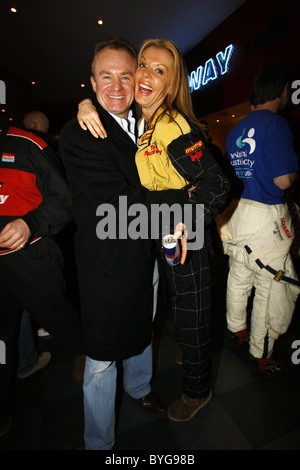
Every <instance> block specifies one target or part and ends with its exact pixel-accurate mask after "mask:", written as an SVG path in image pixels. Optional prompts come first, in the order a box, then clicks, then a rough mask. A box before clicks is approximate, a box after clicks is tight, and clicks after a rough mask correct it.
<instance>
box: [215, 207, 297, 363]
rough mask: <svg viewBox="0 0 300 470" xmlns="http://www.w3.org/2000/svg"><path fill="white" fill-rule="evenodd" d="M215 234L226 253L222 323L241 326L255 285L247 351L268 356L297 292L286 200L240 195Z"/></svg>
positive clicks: (287, 320)
mask: <svg viewBox="0 0 300 470" xmlns="http://www.w3.org/2000/svg"><path fill="white" fill-rule="evenodd" d="M220 235H221V239H222V241H223V247H224V252H225V253H226V254H227V255H229V257H230V261H229V263H230V264H229V266H230V269H229V275H228V281H227V314H226V315H227V325H228V329H229V330H230V331H231V332H233V333H235V332H238V331H240V330H244V329H246V328H247V323H246V316H247V311H246V309H247V303H248V298H249V295H250V294H251V291H252V287H255V295H254V300H253V310H252V317H251V332H250V354H252V355H253V356H254V357H256V358H267V357H270V356H271V354H272V351H273V346H274V341H275V340H276V339H277V338H278V336H279V335H282V334H283V333H285V332H286V331H287V329H288V327H289V324H290V322H291V319H292V316H293V312H294V308H295V302H296V300H297V297H298V295H299V292H300V287H299V286H300V284H299V280H298V278H297V275H296V272H295V269H294V266H293V263H292V259H291V256H290V254H289V251H290V247H291V244H292V242H293V238H294V232H293V226H292V221H291V216H290V212H289V210H288V206H287V204H274V205H268V204H263V203H260V202H256V201H252V200H249V199H240V200H239V202H238V204H237V205H236V208H235V210H234V212H233V214H232V215H231V217H230V218H229V220H228V221H227V223H226V222H225V223H223V225H221V228H220Z"/></svg>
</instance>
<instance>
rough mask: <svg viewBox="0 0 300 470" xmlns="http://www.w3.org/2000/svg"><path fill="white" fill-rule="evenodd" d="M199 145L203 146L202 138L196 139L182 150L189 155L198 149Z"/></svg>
mask: <svg viewBox="0 0 300 470" xmlns="http://www.w3.org/2000/svg"><path fill="white" fill-rule="evenodd" d="M201 147H204V143H203V141H202V140H198V142H196V143H195V144H193V145H191V146H190V147H187V148H186V149H185V150H184V152H185V154H186V155H189V154H190V153H192V152H195V150H198V149H200V148H201Z"/></svg>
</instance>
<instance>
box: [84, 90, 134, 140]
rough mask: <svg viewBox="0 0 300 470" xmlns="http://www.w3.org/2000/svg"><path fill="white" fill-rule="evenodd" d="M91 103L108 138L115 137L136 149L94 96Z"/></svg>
mask: <svg viewBox="0 0 300 470" xmlns="http://www.w3.org/2000/svg"><path fill="white" fill-rule="evenodd" d="M92 102H93V105H94V106H95V108H96V109H97V111H98V113H99V115H100V119H101V121H102V124H103V126H104V128H105V130H106V131H107V135H108V137H109V136H111V137H116V138H118V139H123V140H125V141H126V142H127V143H129V142H130V144H131V145H132V146H133V147H134V148H135V149H136V144H135V143H134V142H133V140H132V139H131V138H130V137H129V135H128V134H127V132H126V131H124V129H123V128H122V127H121V126H120V124H119V123H118V122H117V121H116V120H115V119H114V118H113V117H112V116H111V115H110V114H109V113H108V112H107V111H106V110H105V109H104V108H103V107H102V106H101V105H100V103H99V101H98V100H97V98H96V96H94V97H93V98H92ZM133 115H134V116H135V112H134V109H133ZM135 127H137V126H135ZM136 135H137V130H136Z"/></svg>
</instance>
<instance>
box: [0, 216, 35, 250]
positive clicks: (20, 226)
mask: <svg viewBox="0 0 300 470" xmlns="http://www.w3.org/2000/svg"><path fill="white" fill-rule="evenodd" d="M30 235H31V232H30V230H29V227H28V225H27V224H26V222H24V220H23V219H15V220H13V221H12V222H9V223H8V224H7V225H5V227H4V229H3V230H2V231H1V232H0V248H8V249H10V250H16V249H18V248H19V249H20V250H21V249H22V248H24V246H25V245H26V243H27V242H28V240H29V237H30Z"/></svg>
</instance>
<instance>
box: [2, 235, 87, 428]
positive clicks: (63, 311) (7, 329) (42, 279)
mask: <svg viewBox="0 0 300 470" xmlns="http://www.w3.org/2000/svg"><path fill="white" fill-rule="evenodd" d="M62 262H63V259H62V255H61V252H60V250H59V248H58V247H57V245H56V244H55V243H54V242H53V241H52V240H51V239H48V238H43V239H41V240H39V241H37V242H36V243H34V244H32V245H30V246H28V247H26V248H25V249H22V250H19V251H17V252H14V253H11V254H6V255H0V341H2V343H1V344H2V346H3V343H4V345H5V351H6V358H5V361H4V363H3V360H2V361H0V362H2V363H0V424H3V423H5V422H6V421H7V419H8V417H9V416H10V414H11V411H12V392H13V384H14V380H15V371H16V361H17V337H18V319H19V312H20V308H21V309H26V310H27V311H28V312H29V314H30V315H31V317H32V318H33V319H34V320H35V321H36V322H37V323H38V324H39V325H41V326H42V327H43V328H44V329H45V330H46V331H48V332H49V333H50V334H51V335H52V336H53V338H54V340H55V341H56V340H57V341H62V342H64V343H65V344H67V345H68V348H69V349H70V352H72V354H73V353H74V354H75V353H76V351H79V350H80V345H81V343H80V325H79V315H78V313H77V312H76V311H75V309H74V307H73V306H72V305H71V304H70V303H69V301H68V300H67V298H66V297H65V283H64V278H63V274H62Z"/></svg>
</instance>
